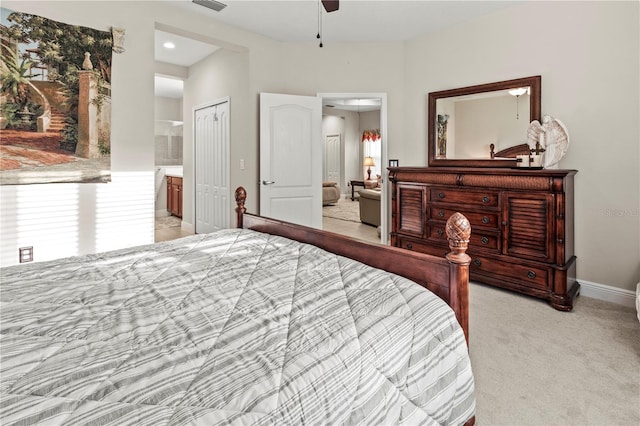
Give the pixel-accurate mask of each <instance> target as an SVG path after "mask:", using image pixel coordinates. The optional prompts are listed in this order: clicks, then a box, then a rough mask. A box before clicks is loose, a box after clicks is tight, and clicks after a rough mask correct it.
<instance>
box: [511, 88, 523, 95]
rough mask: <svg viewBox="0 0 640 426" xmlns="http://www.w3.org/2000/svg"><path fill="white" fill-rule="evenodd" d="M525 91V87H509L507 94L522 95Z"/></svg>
mask: <svg viewBox="0 0 640 426" xmlns="http://www.w3.org/2000/svg"><path fill="white" fill-rule="evenodd" d="M526 92H527V88H526V87H519V88H517V89H511V90H509V94H510V95H511V96H522V95H524V94H525V93H526Z"/></svg>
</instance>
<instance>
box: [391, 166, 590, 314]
mask: <svg viewBox="0 0 640 426" xmlns="http://www.w3.org/2000/svg"><path fill="white" fill-rule="evenodd" d="M575 173H576V171H575V170H517V169H516V170H512V169H463V168H460V169H458V168H455V169H454V168H439V167H438V168H436V167H431V168H414V167H398V168H391V169H390V170H389V178H390V180H391V182H392V184H393V185H392V206H391V211H392V224H391V244H392V245H394V246H396V247H402V248H405V249H408V250H416V251H420V252H423V253H428V254H433V255H437V256H442V255H443V254H445V253H446V252H447V251H448V242H447V237H446V232H445V225H446V220H447V219H448V218H449V216H451V215H452V214H453V213H455V212H460V213H462V214H464V215H465V216H466V217H467V219H469V222H470V223H471V240H470V242H469V250H468V251H467V253H468V254H469V255H470V256H471V259H472V260H471V265H470V277H471V280H473V281H477V282H481V283H485V284H489V285H494V286H498V287H502V288H506V289H509V290H514V291H517V292H520V293H523V294H527V295H530V296H535V297H538V298H542V299H545V300H547V301H549V303H550V304H551V305H552V306H553V307H554V308H556V309H559V310H565V311H568V310H571V309H572V308H573V300H574V298H575V296H576V295H577V293H578V291H579V288H580V286H579V284H578V283H577V281H576V279H575V276H576V258H575V256H574V253H573V250H574V248H573V176H574V175H575Z"/></svg>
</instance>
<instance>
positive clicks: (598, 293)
mask: <svg viewBox="0 0 640 426" xmlns="http://www.w3.org/2000/svg"><path fill="white" fill-rule="evenodd" d="M578 282H579V283H580V295H582V296H585V297H590V298H592V299H598V300H604V301H607V302H612V303H617V304H618V305H623V306H627V307H630V308H635V306H636V294H635V293H634V292H633V291H631V290H624V289H622V288H618V287H611V286H609V285H605V284H598V283H593V282H590V281H585V280H581V279H578Z"/></svg>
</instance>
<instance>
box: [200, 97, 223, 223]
mask: <svg viewBox="0 0 640 426" xmlns="http://www.w3.org/2000/svg"><path fill="white" fill-rule="evenodd" d="M193 129H194V143H195V150H194V153H195V158H194V164H195V189H196V194H195V212H196V226H195V231H196V233H198V234H204V233H209V232H213V231H217V230H219V229H224V228H229V227H230V222H229V211H230V205H229V202H230V200H229V197H230V191H229V163H230V158H229V157H230V155H229V145H230V143H229V100H228V99H227V100H225V101H222V102H219V103H214V104H212V105H209V106H205V107H203V108H199V109H196V110H195V112H194V126H193Z"/></svg>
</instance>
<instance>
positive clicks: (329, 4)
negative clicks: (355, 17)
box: [322, 0, 340, 13]
mask: <svg viewBox="0 0 640 426" xmlns="http://www.w3.org/2000/svg"><path fill="white" fill-rule="evenodd" d="M322 6H323V7H324V10H326V11H327V13H329V12H335V11H336V10H338V9H339V8H340V0H322Z"/></svg>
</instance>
